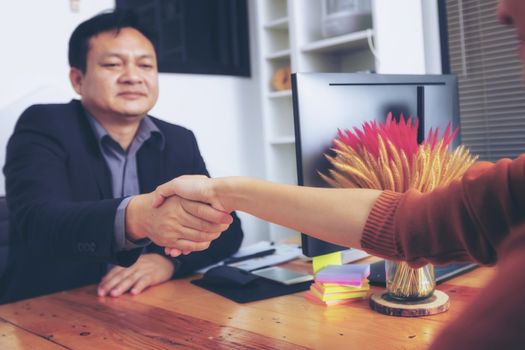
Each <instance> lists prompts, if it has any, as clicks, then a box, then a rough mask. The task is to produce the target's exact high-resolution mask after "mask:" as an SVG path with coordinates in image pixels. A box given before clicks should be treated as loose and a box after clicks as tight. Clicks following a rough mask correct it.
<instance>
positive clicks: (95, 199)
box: [0, 100, 243, 303]
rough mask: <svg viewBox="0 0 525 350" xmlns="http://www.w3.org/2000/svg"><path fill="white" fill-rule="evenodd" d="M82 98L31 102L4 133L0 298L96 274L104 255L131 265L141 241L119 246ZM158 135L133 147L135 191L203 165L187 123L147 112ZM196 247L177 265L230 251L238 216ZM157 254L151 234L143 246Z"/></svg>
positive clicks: (73, 283) (75, 283)
mask: <svg viewBox="0 0 525 350" xmlns="http://www.w3.org/2000/svg"><path fill="white" fill-rule="evenodd" d="M86 118H87V116H86V115H85V113H84V109H83V108H82V105H81V103H80V101H78V100H73V101H71V102H70V103H68V104H51V105H34V106H31V107H29V108H28V109H27V110H26V111H25V112H24V113H23V114H22V116H21V117H20V119H19V120H18V122H17V125H16V127H15V131H14V134H13V135H12V136H11V138H10V140H9V143H8V146H7V155H6V164H5V167H4V174H5V178H6V195H7V201H8V207H9V210H10V215H11V217H10V222H11V226H10V230H11V231H10V244H11V248H10V253H9V258H8V259H9V261H8V266H7V271H6V273H5V275H4V277H3V278H2V280H1V281H0V282H1V284H0V303H5V302H10V301H14V300H18V299H24V298H28V297H32V296H36V295H41V294H47V293H51V292H55V291H59V290H65V289H70V288H75V287H79V286H82V285H86V284H92V283H97V282H98V281H99V280H100V278H101V277H102V276H103V275H104V274H105V273H106V266H107V263H113V264H119V265H123V266H129V265H131V264H133V263H134V262H135V261H136V259H137V258H138V256H139V255H140V253H141V249H135V250H131V251H126V252H117V251H116V250H115V242H114V222H115V213H116V209H117V207H118V205H119V204H120V202H121V200H122V198H116V199H114V198H112V190H111V177H110V173H109V169H108V168H107V165H106V163H105V161H104V159H103V157H102V154H101V153H100V150H99V148H98V144H97V141H96V138H95V135H94V133H93V130H92V128H91V127H90V125H89V124H88V123H89V122H88V120H87V119H86ZM152 119H153V121H154V122H155V124H156V125H157V126H158V128H159V129H160V130H161V131H162V133H163V134H164V136H165V140H166V144H165V147H164V149H163V150H162V151H161V150H160V149H159V147H158V145H157V144H155V142H157V141H158V139H155V138H154V137H152V138H150V139H149V140H148V141H147V142H146V143H145V144H144V145H143V146H142V148H141V149H140V150H139V152H138V154H137V168H138V169H137V171H138V175H139V184H140V190H141V193H146V192H151V191H153V190H154V189H155V188H156V187H157V186H158V185H160V184H162V183H164V182H166V181H169V180H171V179H173V178H175V177H177V176H180V175H184V174H205V175H208V172H207V170H206V166H205V164H204V161H203V159H202V157H201V155H200V152H199V149H198V146H197V142H196V140H195V137H194V135H193V133H192V132H191V131H189V130H187V129H185V128H182V127H180V126H176V125H173V124H169V123H166V122H163V121H161V120H158V119H156V118H152ZM234 217H235V220H234V223H233V224H232V225H231V226H230V228H229V229H228V231H226V232H224V233H223V235H222V236H221V237H220V238H219V239H217V240H215V241H213V242H212V244H211V246H210V248H209V249H208V250H206V251H203V252H196V253H192V254H190V255H188V256H183V257H180V258H178V259H179V260H178V261H179V262H180V267H179V269H178V271H177V273H176V275H184V274H188V273H190V272H192V271H193V270H195V269H198V268H200V267H203V266H206V265H208V264H212V263H214V262H216V261H218V260H220V259H222V258H224V257H226V256H229V255H231V254H232V253H234V252H235V251H237V249H238V248H239V246H240V244H241V241H242V237H243V233H242V230H241V227H240V222H239V219H238V218H237V217H236V216H234ZM147 250H148V251H156V252H159V253H160V254H163V248H161V247H158V246H156V245H154V244H152V245H150V246H149V247H148V248H147Z"/></svg>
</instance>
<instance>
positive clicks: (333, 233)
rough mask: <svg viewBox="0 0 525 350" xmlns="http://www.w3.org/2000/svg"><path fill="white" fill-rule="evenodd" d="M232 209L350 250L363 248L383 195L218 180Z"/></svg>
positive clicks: (220, 192)
mask: <svg viewBox="0 0 525 350" xmlns="http://www.w3.org/2000/svg"><path fill="white" fill-rule="evenodd" d="M213 181H214V182H215V183H214V189H215V192H216V195H217V197H218V199H219V200H220V201H221V202H222V203H223V204H224V205H225V207H227V208H228V209H229V210H239V211H244V212H246V213H249V214H252V215H254V216H257V217H259V218H261V219H264V220H267V221H271V222H274V223H276V224H279V225H282V226H286V227H289V228H292V229H295V230H297V231H301V232H304V233H307V234H309V235H311V236H313V237H316V238H319V239H322V240H325V241H329V242H333V243H336V244H339V245H343V246H347V247H355V248H359V247H360V240H361V236H362V232H363V228H364V226H365V223H366V220H367V218H368V215H369V213H370V211H371V210H372V207H373V205H374V203H375V201H376V200H377V198H378V197H379V195H380V194H381V191H378V190H369V189H328V188H313V187H299V186H291V185H283V184H276V183H271V182H267V181H262V180H256V179H253V178H246V177H227V178H219V179H214V180H213Z"/></svg>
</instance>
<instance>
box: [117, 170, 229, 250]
mask: <svg viewBox="0 0 525 350" xmlns="http://www.w3.org/2000/svg"><path fill="white" fill-rule="evenodd" d="M214 181H215V180H213V179H210V178H208V177H206V176H204V175H185V176H181V177H178V178H176V179H173V180H171V181H169V182H167V183H165V184H163V185H161V186H159V187H157V189H156V190H155V191H153V192H151V193H147V194H143V195H139V196H136V197H134V198H133V199H132V200H131V201H130V203H129V205H128V207H127V209H126V235H127V237H128V239H131V240H139V239H143V238H149V239H150V240H151V241H153V242H154V243H155V244H157V245H159V246H161V247H165V252H166V254H168V255H171V256H173V257H175V256H178V255H180V254H189V253H190V252H192V251H200V250H205V249H207V248H208V247H209V245H210V243H211V241H212V240H214V239H216V238H218V237H219V236H220V235H221V233H222V232H223V231H225V230H227V229H228V227H229V226H230V224H231V223H232V221H233V218H232V217H231V215H230V214H229V213H230V212H231V211H232V210H233V208H228V206H227V205H225V203H221V202H220V201H219V199H218V197H217V195H216V193H215V190H214V187H213V185H214Z"/></svg>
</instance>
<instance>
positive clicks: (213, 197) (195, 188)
mask: <svg viewBox="0 0 525 350" xmlns="http://www.w3.org/2000/svg"><path fill="white" fill-rule="evenodd" d="M153 194H154V195H155V198H154V201H153V206H154V207H159V206H161V205H162V204H163V203H164V202H165V201H166V200H167V199H168V198H170V197H171V196H174V195H176V196H179V197H183V198H186V199H189V200H192V201H196V202H202V203H209V204H210V205H211V206H212V207H213V208H215V209H217V210H219V211H222V212H224V213H226V212H229V211H231V210H229V209H228V208H227V207H226V206H225V205H224V203H222V202H221V201H220V200H219V198H218V196H217V194H216V193H215V190H214V187H213V180H212V179H210V178H208V177H206V176H204V175H184V176H180V177H178V178H176V179H173V180H171V181H169V182H167V183H165V184H163V185H160V186H159V187H157V189H156V190H155V191H154V192H153ZM199 217H200V218H203V217H202V216H199ZM164 251H165V253H166V254H167V255H171V256H174V257H175V256H178V255H180V254H188V253H189V251H188V250H184V249H180V248H178V247H174V246H167V247H166V248H165V249H164Z"/></svg>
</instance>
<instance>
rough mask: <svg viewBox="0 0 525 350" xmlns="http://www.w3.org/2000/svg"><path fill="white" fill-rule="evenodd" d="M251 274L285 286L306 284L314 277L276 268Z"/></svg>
mask: <svg viewBox="0 0 525 350" xmlns="http://www.w3.org/2000/svg"><path fill="white" fill-rule="evenodd" d="M252 273H253V274H254V275H257V276H260V277H264V278H267V279H270V280H272V281H276V282H280V283H283V284H286V285H291V284H296V283H301V282H307V281H311V280H313V279H314V276H312V275H309V274H307V273H302V272H297V271H293V270H289V269H285V268H282V267H278V266H273V267H268V268H265V269H261V270H256V271H252Z"/></svg>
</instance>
